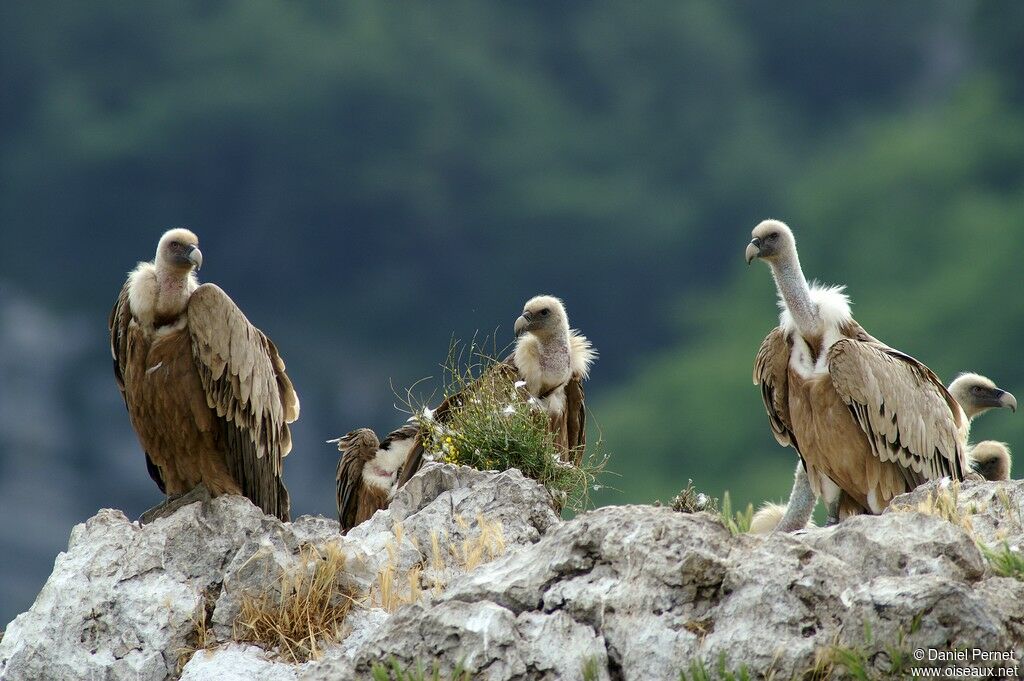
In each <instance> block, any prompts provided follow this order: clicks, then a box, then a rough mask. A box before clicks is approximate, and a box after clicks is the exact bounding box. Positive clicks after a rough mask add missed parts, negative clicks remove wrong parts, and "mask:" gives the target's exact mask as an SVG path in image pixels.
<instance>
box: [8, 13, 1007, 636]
mask: <svg viewBox="0 0 1024 681" xmlns="http://www.w3.org/2000/svg"><path fill="white" fill-rule="evenodd" d="M0 27H2V28H0V93H2V94H0V230H2V246H0V517H3V518H4V522H3V523H2V525H0V550H2V552H3V560H2V561H0V621H7V620H8V619H10V618H11V617H13V616H14V615H15V614H16V613H18V612H20V611H22V610H24V609H25V608H27V607H28V606H29V605H30V603H31V601H32V599H33V597H34V595H35V593H36V592H37V591H38V589H39V587H40V586H41V585H42V583H43V581H44V579H45V577H46V575H47V574H48V573H49V571H50V569H51V566H52V561H53V558H54V556H55V555H56V553H57V552H58V551H60V550H61V549H62V548H64V546H65V545H66V541H67V536H68V533H69V531H70V529H71V527H72V526H73V525H74V524H75V523H77V522H80V521H82V520H84V519H85V518H87V517H89V516H90V515H92V514H93V513H94V512H95V511H96V510H97V509H98V508H100V507H108V506H110V507H116V508H122V509H124V510H125V512H126V513H127V514H128V515H129V516H131V517H137V516H138V514H139V513H140V512H141V511H143V510H144V509H146V508H148V507H149V506H151V505H153V504H155V503H157V502H158V501H159V500H160V496H159V493H158V491H157V489H156V486H155V485H154V484H153V483H152V482H151V481H150V479H149V478H148V476H147V474H146V468H145V465H144V462H143V457H142V453H141V451H140V449H139V446H138V444H137V442H136V440H135V437H134V434H133V433H132V431H131V429H130V425H129V422H128V417H127V414H126V412H125V409H124V405H123V403H122V401H121V397H120V395H119V393H118V391H117V388H116V386H115V383H114V379H113V376H112V374H111V367H110V363H111V360H110V357H109V350H108V341H107V328H106V321H107V314H108V311H109V309H110V306H111V305H112V303H113V301H114V298H115V297H116V295H117V293H118V290H119V288H120V286H121V284H122V282H123V281H124V275H125V273H126V272H127V271H128V270H129V269H130V268H132V267H133V266H134V264H135V263H136V262H137V261H138V260H143V259H145V260H148V259H150V258H152V256H153V251H154V250H155V247H156V241H157V239H158V238H159V236H160V234H161V233H162V232H163V230H164V229H166V228H168V227H172V226H188V227H191V228H192V229H194V230H195V231H196V232H197V233H198V234H199V235H200V239H201V246H202V250H203V253H204V255H205V265H204V267H203V271H202V272H201V279H203V280H204V281H214V282H216V283H218V284H220V285H221V286H223V287H224V288H225V289H226V290H227V291H228V292H229V293H230V295H231V296H232V297H233V298H234V299H235V301H236V302H237V303H238V304H239V305H240V306H241V308H242V309H243V310H244V311H245V312H246V313H247V315H248V316H249V317H250V319H252V321H253V322H254V323H255V324H257V325H258V326H260V327H261V328H262V329H264V330H265V331H266V332H267V333H268V334H269V335H270V336H271V337H272V338H273V339H274V340H275V341H276V342H277V345H278V346H279V347H280V348H281V350H282V352H283V355H284V357H285V360H286V362H287V363H288V367H289V370H290V373H291V375H292V377H293V378H294V381H295V384H296V385H297V387H298V390H299V394H300V396H301V398H302V405H303V412H302V419H301V420H300V421H299V422H298V424H297V425H296V426H295V429H294V433H295V449H294V451H293V452H292V455H291V456H290V457H289V459H288V460H287V467H286V481H287V484H288V486H289V488H290V489H291V492H292V499H293V503H294V508H293V513H294V514H296V515H298V514H301V513H322V514H325V515H328V516H330V515H333V513H334V491H333V484H334V479H333V477H334V466H335V462H336V452H335V451H334V450H333V449H332V447H330V446H329V445H326V444H324V440H326V439H327V438H329V437H334V436H337V435H339V434H341V433H344V432H345V431H347V430H349V429H351V428H353V427H356V426H362V425H370V426H373V427H375V428H377V429H379V430H385V431H386V430H388V429H390V428H391V427H393V426H395V425H396V424H397V423H399V422H400V421H401V420H402V419H404V415H403V414H401V413H399V412H398V411H397V410H396V409H395V407H394V404H395V402H396V401H397V400H396V397H395V390H397V391H399V392H401V390H402V389H403V388H404V387H406V386H409V385H411V384H412V383H414V382H415V381H417V380H418V379H421V378H424V377H428V376H435V377H436V376H438V374H439V371H438V364H439V363H440V362H442V361H443V360H444V358H445V355H446V353H447V350H448V345H449V341H450V339H451V338H452V337H457V338H462V339H468V338H470V337H472V335H473V334H474V332H476V331H478V330H479V331H480V332H482V333H491V332H494V331H495V330H497V333H498V336H499V338H500V339H501V340H502V341H511V340H512V338H511V336H512V333H511V325H512V322H513V321H514V319H515V317H516V316H517V314H518V312H519V310H520V309H521V306H522V303H523V302H524V300H525V299H527V298H528V297H529V296H531V295H533V294H535V293H540V292H552V293H555V294H557V295H560V296H561V297H563V298H564V299H565V301H566V303H567V306H568V310H569V313H570V316H571V319H572V321H573V323H574V325H575V326H578V327H579V328H581V329H583V331H584V332H585V333H586V334H587V335H588V336H589V337H590V338H591V339H593V341H594V343H595V344H596V346H597V347H598V348H599V349H600V351H601V357H600V359H599V361H598V363H597V365H596V368H595V370H594V374H593V377H592V380H591V381H590V383H589V386H588V388H587V390H588V398H589V404H590V406H591V407H592V410H593V414H592V417H591V423H592V424H594V425H595V426H600V432H601V433H602V434H603V437H604V440H605V448H606V450H607V451H608V452H610V453H611V454H612V460H611V463H610V468H611V469H612V470H614V471H617V472H618V473H619V474H620V475H621V477H617V478H609V479H607V481H606V482H607V484H609V485H611V486H612V487H614V488H615V489H605V490H602V491H601V492H600V493H599V494H597V495H596V497H595V503H597V504H599V505H603V504H619V503H633V502H637V503H646V502H651V501H654V500H655V499H662V500H668V499H669V498H671V496H672V495H673V493H674V492H676V491H677V490H678V489H679V488H680V487H682V486H684V485H685V484H686V481H687V479H688V478H693V479H694V481H695V483H696V484H697V486H698V487H700V488H701V489H703V490H706V491H708V492H711V493H713V494H716V495H717V494H721V492H722V491H723V490H725V489H729V490H731V491H732V494H733V499H734V501H736V502H739V503H743V504H745V503H746V502H748V501H752V502H755V503H757V502H760V501H761V500H763V499H765V498H781V497H784V496H785V495H786V494H787V493H788V491H789V486H790V481H791V475H792V469H793V466H794V462H795V460H796V459H795V456H794V455H793V453H792V452H791V451H789V450H784V449H782V448H780V447H779V446H778V445H776V443H775V442H774V440H773V439H772V437H771V436H770V434H769V430H768V427H767V423H766V419H765V416H764V414H763V410H762V406H761V402H760V397H759V394H758V391H757V390H756V389H755V388H754V387H753V386H752V385H751V382H750V375H751V365H752V362H753V357H754V353H755V352H756V350H757V347H758V345H759V343H760V342H761V339H762V338H763V337H764V335H765V334H766V333H767V332H768V330H769V329H770V328H771V327H772V326H773V324H774V323H775V321H776V310H775V292H774V288H773V285H772V282H771V278H770V276H769V273H768V270H767V268H766V267H764V266H763V265H760V264H758V265H757V266H755V267H752V268H750V269H748V268H747V267H745V266H744V263H743V258H742V255H743V249H744V247H745V245H746V243H747V241H748V240H749V233H750V229H751V228H752V227H753V226H754V225H755V224H756V223H757V222H758V221H759V220H760V219H762V218H764V217H768V216H774V217H780V218H783V219H785V220H787V221H788V222H789V223H790V224H791V225H792V226H794V228H795V229H796V230H797V237H798V241H799V246H800V252H801V255H802V257H803V262H804V267H805V270H806V271H807V273H808V275H809V276H815V277H820V278H822V279H824V280H826V281H829V282H839V283H845V284H848V285H849V291H850V293H851V295H852V296H853V299H854V302H855V304H856V307H855V313H856V315H857V317H858V319H859V321H861V322H862V323H863V324H864V325H865V326H866V327H867V328H868V329H869V330H870V332H871V333H872V334H874V335H876V336H878V337H880V338H882V339H884V340H886V341H887V342H889V343H890V344H893V345H895V346H896V347H898V348H901V349H903V350H905V351H907V352H909V353H911V354H913V355H915V356H917V357H919V358H921V359H923V360H924V361H926V362H927V363H928V364H929V365H930V366H931V367H932V368H933V369H935V370H936V371H937V372H938V373H939V374H940V375H941V376H942V377H943V378H945V379H947V380H948V379H951V378H952V377H953V376H954V375H955V374H956V373H957V372H958V371H960V370H964V369H973V370H976V371H980V372H984V373H986V374H988V375H990V376H992V377H993V378H995V379H996V380H997V381H998V382H999V383H1000V384H1001V385H1003V386H1004V387H1006V388H1009V389H1010V390H1015V391H1017V394H1018V396H1020V395H1021V394H1022V393H1024V361H1022V359H1021V356H1020V352H1019V347H1020V345H1021V342H1022V339H1024V296H1022V295H1021V294H1022V286H1021V275H1020V267H1021V257H1022V253H1024V78H1022V74H1024V40H1022V36H1024V3H1017V2H1010V1H1006V2H1000V1H987V2H966V1H963V2H961V1H959V0H948V1H945V2H933V1H927V2H924V1H921V2H914V1H905V2H899V3H892V2H886V1H882V0H878V1H874V2H860V3H839V2H830V3H823V2H817V1H814V0H807V1H806V2H772V3H767V2H754V1H747V2H743V1H740V2H733V3H720V2H715V1H714V0H704V1H694V2H684V3H680V2H677V1H676V0H650V1H643V2H633V3H621V2H610V1H609V2H585V3H584V2H562V3H551V2H536V1H534V2H530V1H526V2H517V3H507V4H498V3H480V2H470V1H465V2H458V1H453V2H433V3H429V4H413V3H404V2H387V3H384V2H347V3H307V2H287V3H286V2H270V1H265V0H255V1H248V2H240V1H231V0H227V1H216V2H211V1H210V0H203V1H202V2H198V1H195V2H176V3H122V2H93V3H87V4H75V3H72V4H57V3H52V2H35V3H17V2H8V3H3V5H2V6H0ZM427 385H429V383H428V384H427ZM975 433H976V438H997V439H1004V440H1007V441H1009V442H1010V443H1011V444H1014V443H1024V416H1021V415H1018V416H1016V417H1014V416H1011V415H1009V414H1005V413H997V414H993V415H991V416H989V417H987V418H985V419H984V420H982V421H981V422H980V423H979V424H978V426H977V428H976V430H975ZM597 434H598V431H597V430H596V429H595V430H594V431H593V432H592V433H591V438H592V439H593V438H596V437H597ZM1021 451H1022V452H1024V448H1021ZM1019 470H1020V466H1019V465H1018V471H1019Z"/></svg>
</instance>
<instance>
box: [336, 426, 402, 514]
mask: <svg viewBox="0 0 1024 681" xmlns="http://www.w3.org/2000/svg"><path fill="white" fill-rule="evenodd" d="M418 434H419V427H418V426H416V425H414V424H408V425H405V426H402V427H401V428H399V429H398V430H396V431H393V432H392V433H391V434H390V435H388V436H387V437H386V438H384V441H383V442H379V441H378V440H377V434H376V433H374V432H373V431H372V430H370V429H369V428H359V429H358V430H353V431H352V432H351V433H349V434H348V435H345V436H344V437H340V438H338V439H337V440H330V441H329V442H331V443H335V442H336V443H337V444H338V451H340V452H341V453H342V454H341V458H340V459H339V460H338V474H337V484H338V522H339V523H340V524H341V533H342V534H345V533H346V532H348V531H349V530H351V529H352V528H353V527H355V526H356V525H358V524H360V523H362V522H363V521H364V520H368V519H369V518H370V517H371V516H372V515H373V514H374V513H376V512H377V511H378V510H380V509H382V508H386V507H387V505H388V502H389V501H390V500H391V495H392V493H393V492H394V489H395V483H396V480H397V478H398V469H399V468H400V467H401V466H402V464H403V463H405V460H406V458H407V457H408V456H409V450H410V449H411V448H412V446H413V445H414V444H415V442H416V436H417V435H418Z"/></svg>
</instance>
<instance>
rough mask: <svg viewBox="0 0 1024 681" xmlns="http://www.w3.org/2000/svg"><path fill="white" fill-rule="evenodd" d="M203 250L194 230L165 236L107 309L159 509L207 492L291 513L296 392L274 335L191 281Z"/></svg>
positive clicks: (219, 294)
mask: <svg viewBox="0 0 1024 681" xmlns="http://www.w3.org/2000/svg"><path fill="white" fill-rule="evenodd" d="M198 246H199V240H198V238H197V237H196V235H195V234H193V233H192V232H190V231H188V230H187V229H172V230H170V231H168V232H167V233H165V234H164V235H163V236H162V237H161V238H160V243H159V244H158V245H157V249H156V258H155V259H154V260H153V262H142V263H139V265H138V266H137V267H136V268H135V269H134V270H132V272H131V273H130V274H129V275H128V280H127V281H126V282H125V284H124V287H122V289H121V295H120V296H118V298H117V302H116V303H115V304H114V309H113V310H112V311H111V313H110V348H111V352H112V353H113V356H114V375H115V376H116V378H117V384H118V387H119V388H120V389H121V394H122V396H123V397H124V401H125V405H126V406H127V407H128V415H129V417H130V418H131V422H132V426H134V428H135V432H136V433H137V434H138V437H139V442H140V443H141V445H142V448H143V449H144V450H145V453H146V466H147V468H148V469H149V474H150V476H152V478H153V479H154V480H155V481H156V484H157V485H158V486H159V487H160V491H162V492H164V493H165V494H166V495H167V496H168V500H167V502H165V503H164V504H163V505H161V506H159V507H157V508H156V509H153V511H154V512H156V513H157V517H158V516H159V515H163V514H165V513H167V512H169V511H171V510H173V509H174V508H175V507H176V504H175V501H176V500H178V498H180V497H183V496H185V497H186V499H187V498H188V497H187V496H186V495H188V493H189V492H192V491H193V490H197V491H198V490H201V489H202V488H205V491H206V492H208V493H209V495H211V496H218V495H221V494H242V495H245V496H246V497H248V498H249V499H250V500H251V501H252V502H253V503H254V504H256V505H257V506H259V507H260V508H261V509H263V511H264V512H265V513H267V514H269V515H274V516H277V517H278V518H280V519H282V520H288V513H289V499H288V491H287V490H286V489H285V486H284V482H283V481H282V479H281V473H282V460H283V459H284V457H285V456H286V455H287V454H288V452H289V451H290V450H291V448H292V438H291V432H290V431H289V428H288V424H289V423H291V422H293V421H295V419H297V418H298V416H299V398H298V397H297V396H296V394H295V389H294V388H293V387H292V382H291V380H290V379H289V378H288V375H287V374H286V373H285V371H284V362H283V361H282V360H281V356H280V355H279V354H278V352H277V348H276V347H275V346H274V344H273V343H272V342H271V341H270V339H269V338H267V337H266V336H265V335H263V333H262V332H261V331H260V330H259V329H257V328H256V327H255V326H253V325H252V324H250V323H249V320H248V319H246V318H245V315H244V314H242V311H241V310H239V309H238V306H237V305H235V303H234V302H233V301H232V300H231V299H230V298H229V297H228V295H227V294H226V293H224V291H222V290H221V289H220V288H218V287H217V286H215V285H214V284H203V285H201V286H200V285H199V283H198V282H197V281H196V276H195V271H196V270H198V269H199V267H200V265H202V262H203V257H202V253H201V252H200V251H199V248H198ZM181 501H184V499H182V500H181Z"/></svg>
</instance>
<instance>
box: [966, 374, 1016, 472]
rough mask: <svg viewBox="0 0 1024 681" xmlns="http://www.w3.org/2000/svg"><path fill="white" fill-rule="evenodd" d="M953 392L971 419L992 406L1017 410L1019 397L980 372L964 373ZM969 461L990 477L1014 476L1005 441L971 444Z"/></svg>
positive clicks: (972, 465) (978, 470)
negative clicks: (1011, 474)
mask: <svg viewBox="0 0 1024 681" xmlns="http://www.w3.org/2000/svg"><path fill="white" fill-rule="evenodd" d="M949 392H950V394H952V395H953V397H954V398H955V399H956V401H957V402H959V403H960V406H962V407H963V408H964V413H966V414H967V420H968V421H970V422H973V421H974V419H975V418H976V417H978V416H981V415H982V414H984V413H985V412H987V411H989V410H990V409H1009V410H1010V411H1012V412H1016V411H1017V398H1016V397H1014V396H1013V394H1012V393H1009V392H1007V391H1005V390H1003V389H1002V388H1000V387H999V386H997V385H996V384H995V383H994V382H992V381H991V380H990V379H988V378H986V377H984V376H979V375H978V374H972V373H964V374H960V375H959V376H958V377H957V378H956V380H955V381H953V382H952V383H950V384H949ZM967 463H968V464H969V465H970V467H971V469H972V470H973V471H974V472H975V473H977V474H979V475H980V476H981V477H983V478H985V479H986V480H992V481H998V480H1009V479H1010V468H1011V463H1012V460H1011V458H1010V448H1009V447H1008V446H1007V445H1006V444H1005V443H1003V442H995V441H993V440H985V441H983V442H979V443H978V444H975V445H971V444H968V445H967Z"/></svg>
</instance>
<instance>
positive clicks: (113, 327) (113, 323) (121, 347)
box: [107, 281, 167, 493]
mask: <svg viewBox="0 0 1024 681" xmlns="http://www.w3.org/2000/svg"><path fill="white" fill-rule="evenodd" d="M129 288H130V286H129V282H128V281H125V283H124V286H122V287H121V293H119V294H118V296H117V300H116V301H115V302H114V307H112V308H111V309H110V318H109V320H108V322H107V328H108V329H109V330H110V354H111V356H112V357H113V360H114V379H115V380H116V381H117V388H118V390H120V391H121V398H122V399H124V404H125V407H128V394H127V392H126V390H125V383H124V376H125V369H126V368H127V365H128V337H129V326H131V323H132V310H131V305H130V303H129V301H128V291H129ZM145 455H146V471H147V472H148V473H149V477H151V478H152V479H153V482H155V483H156V486H157V487H159V488H160V491H161V492H164V493H166V492H167V486H166V484H165V483H164V479H163V476H162V475H161V474H160V469H159V468H158V467H157V465H156V464H155V463H153V459H152V457H150V455H149V452H145Z"/></svg>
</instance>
